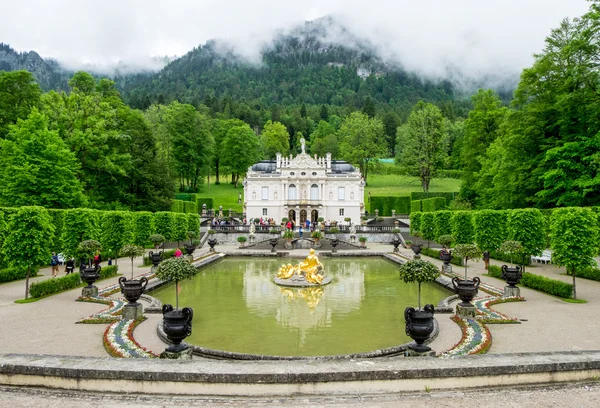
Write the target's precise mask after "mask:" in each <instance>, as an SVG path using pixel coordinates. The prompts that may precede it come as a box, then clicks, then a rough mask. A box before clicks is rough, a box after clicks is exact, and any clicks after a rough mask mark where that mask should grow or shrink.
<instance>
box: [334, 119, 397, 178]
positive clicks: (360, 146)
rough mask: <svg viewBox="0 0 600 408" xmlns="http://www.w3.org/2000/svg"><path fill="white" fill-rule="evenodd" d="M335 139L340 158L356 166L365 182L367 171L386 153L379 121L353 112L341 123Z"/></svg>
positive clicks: (381, 125) (381, 126)
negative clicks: (336, 139)
mask: <svg viewBox="0 0 600 408" xmlns="http://www.w3.org/2000/svg"><path fill="white" fill-rule="evenodd" d="M337 137H338V140H339V141H340V155H341V157H342V158H343V159H344V160H346V161H348V162H349V163H351V164H353V165H355V166H357V167H358V168H359V169H360V172H361V173H362V175H363V177H364V179H365V182H366V181H367V178H368V175H369V169H370V168H372V167H373V165H374V164H376V163H378V158H380V157H382V156H384V155H385V153H386V147H385V139H384V135H383V124H382V123H381V121H380V120H379V119H369V117H368V116H367V115H365V114H364V113H360V112H353V113H351V114H350V115H349V116H348V117H347V118H346V119H345V120H344V122H343V123H342V126H341V127H340V129H339V130H338V132H337Z"/></svg>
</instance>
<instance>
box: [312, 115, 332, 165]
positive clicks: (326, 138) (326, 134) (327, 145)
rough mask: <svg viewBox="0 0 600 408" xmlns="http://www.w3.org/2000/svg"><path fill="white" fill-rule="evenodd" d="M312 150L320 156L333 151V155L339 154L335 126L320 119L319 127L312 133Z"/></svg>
mask: <svg viewBox="0 0 600 408" xmlns="http://www.w3.org/2000/svg"><path fill="white" fill-rule="evenodd" d="M310 152H311V153H312V154H316V155H317V156H319V157H325V155H326V154H327V153H331V155H332V156H333V157H337V156H338V140H337V136H336V134H335V128H334V127H333V126H332V125H330V124H329V123H327V122H325V121H324V120H321V121H319V124H318V125H317V128H316V129H315V131H314V132H312V133H311V135H310Z"/></svg>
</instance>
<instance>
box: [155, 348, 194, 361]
mask: <svg viewBox="0 0 600 408" xmlns="http://www.w3.org/2000/svg"><path fill="white" fill-rule="evenodd" d="M159 357H160V358H165V359H169V360H191V359H192V348H191V347H186V348H184V349H183V350H181V351H167V350H165V351H163V352H162V353H160V356H159Z"/></svg>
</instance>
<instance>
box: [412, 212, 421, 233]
mask: <svg viewBox="0 0 600 408" xmlns="http://www.w3.org/2000/svg"><path fill="white" fill-rule="evenodd" d="M422 216H423V213H422V212H412V213H410V235H412V236H416V235H415V234H416V233H419V232H421V217H422Z"/></svg>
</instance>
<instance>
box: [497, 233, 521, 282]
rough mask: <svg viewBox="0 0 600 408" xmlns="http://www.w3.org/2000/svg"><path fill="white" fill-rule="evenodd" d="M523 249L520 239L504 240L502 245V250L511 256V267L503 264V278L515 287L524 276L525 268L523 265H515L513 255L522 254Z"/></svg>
mask: <svg viewBox="0 0 600 408" xmlns="http://www.w3.org/2000/svg"><path fill="white" fill-rule="evenodd" d="M522 251H523V246H522V245H521V243H520V242H519V241H504V242H503V243H502V245H500V252H504V253H505V254H508V255H509V256H510V267H509V266H506V265H502V279H504V280H505V281H506V283H507V284H508V286H510V287H512V288H514V287H515V285H517V284H518V283H519V282H520V281H521V278H522V277H523V268H522V267H521V265H516V266H515V267H513V255H515V254H516V255H520V254H521V253H522Z"/></svg>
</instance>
